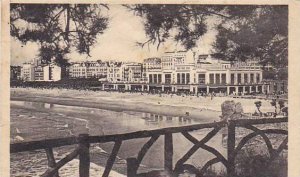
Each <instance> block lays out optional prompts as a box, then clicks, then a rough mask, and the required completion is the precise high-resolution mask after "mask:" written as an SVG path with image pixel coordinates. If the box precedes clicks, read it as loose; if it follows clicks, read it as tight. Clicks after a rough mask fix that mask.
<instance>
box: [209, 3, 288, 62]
mask: <svg viewBox="0 0 300 177" xmlns="http://www.w3.org/2000/svg"><path fill="white" fill-rule="evenodd" d="M227 13H228V15H229V16H230V19H229V20H225V19H223V20H222V22H221V23H220V24H219V25H218V26H217V29H218V32H219V33H218V35H217V39H216V42H215V44H214V48H215V50H216V52H217V53H219V54H221V57H226V58H227V59H229V60H237V59H238V60H242V61H244V60H247V59H255V58H256V59H259V60H260V62H261V63H262V64H263V65H266V64H268V63H270V64H273V65H274V66H275V67H277V68H282V67H284V66H287V56H288V9H287V6H241V7H237V6H228V7H227Z"/></svg>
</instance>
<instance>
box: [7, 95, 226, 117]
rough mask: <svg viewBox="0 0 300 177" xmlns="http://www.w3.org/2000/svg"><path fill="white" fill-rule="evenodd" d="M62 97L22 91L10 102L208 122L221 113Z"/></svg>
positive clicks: (146, 102) (160, 105)
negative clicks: (174, 117)
mask: <svg viewBox="0 0 300 177" xmlns="http://www.w3.org/2000/svg"><path fill="white" fill-rule="evenodd" d="M12 90H14V91H15V90H16V89H12ZM34 90H35V91H38V89H30V91H34ZM49 91H50V92H51V91H53V90H49ZM72 91H74V90H72ZM16 92H18V91H16ZM84 92H90V91H84ZM102 94H103V93H102ZM105 94H106V93H105ZM108 94H109V93H108ZM121 94H122V93H121ZM62 96H63V94H59V95H51V93H50V95H49V94H40V93H39V94H30V93H29V92H26V91H24V90H22V93H21V94H19V93H12V94H11V98H10V100H11V101H30V102H40V103H48V104H56V105H64V106H76V107H85V108H96V109H104V110H110V111H115V112H123V111H135V112H145V113H152V114H159V115H164V116H185V115H186V112H189V117H191V118H195V119H201V120H202V119H203V120H210V121H216V120H219V116H220V115H221V112H220V111H218V110H212V109H207V108H195V107H194V106H193V105H185V106H182V105H176V104H173V105H170V104H164V103H162V101H160V100H158V101H157V104H154V103H153V102H149V101H145V102H141V101H131V100H127V99H128V98H125V99H122V98H121V99H120V98H118V99H113V98H111V97H109V96H107V95H105V97H102V98H97V99H92V98H88V97H86V98H84V97H78V96H77V97H73V98H72V97H67V96H63V97H62ZM146 97H147V95H146ZM145 99H147V98H145ZM162 99H164V98H162Z"/></svg>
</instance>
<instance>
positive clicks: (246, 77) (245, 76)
mask: <svg viewBox="0 0 300 177" xmlns="http://www.w3.org/2000/svg"><path fill="white" fill-rule="evenodd" d="M248 82H249V78H248V74H244V83H245V84H247V83H248Z"/></svg>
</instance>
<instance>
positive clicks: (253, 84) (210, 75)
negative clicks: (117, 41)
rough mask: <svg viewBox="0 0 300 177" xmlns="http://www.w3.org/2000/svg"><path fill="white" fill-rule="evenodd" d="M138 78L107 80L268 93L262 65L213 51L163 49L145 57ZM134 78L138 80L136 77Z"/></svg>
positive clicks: (149, 86) (129, 86)
mask: <svg viewBox="0 0 300 177" xmlns="http://www.w3.org/2000/svg"><path fill="white" fill-rule="evenodd" d="M142 66H143V73H142V74H141V75H142V77H143V78H142V79H141V80H139V82H129V81H127V82H126V81H122V80H120V81H119V82H114V83H113V82H110V83H106V84H108V85H111V84H112V85H114V86H113V88H114V89H118V88H119V87H118V85H125V88H126V89H125V90H128V89H129V90H132V86H134V88H135V89H136V88H138V90H147V91H151V90H156V91H161V92H191V93H195V94H197V93H219V94H224V95H230V94H249V93H253V92H255V93H268V92H269V89H270V87H269V85H268V84H266V83H264V82H262V81H263V74H262V69H261V66H260V65H259V64H258V63H257V62H235V63H231V62H228V61H224V60H219V59H216V58H214V57H213V56H212V55H197V54H195V53H191V52H190V51H179V52H176V51H175V52H166V53H165V55H164V56H162V57H161V60H160V59H159V58H150V59H145V61H144V63H143V65H142ZM136 81H137V80H136Z"/></svg>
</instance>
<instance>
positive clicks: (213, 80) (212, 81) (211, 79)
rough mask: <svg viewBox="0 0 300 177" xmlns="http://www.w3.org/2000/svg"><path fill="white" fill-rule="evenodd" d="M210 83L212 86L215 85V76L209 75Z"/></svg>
mask: <svg viewBox="0 0 300 177" xmlns="http://www.w3.org/2000/svg"><path fill="white" fill-rule="evenodd" d="M209 83H210V84H214V83H215V78H214V74H209Z"/></svg>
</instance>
